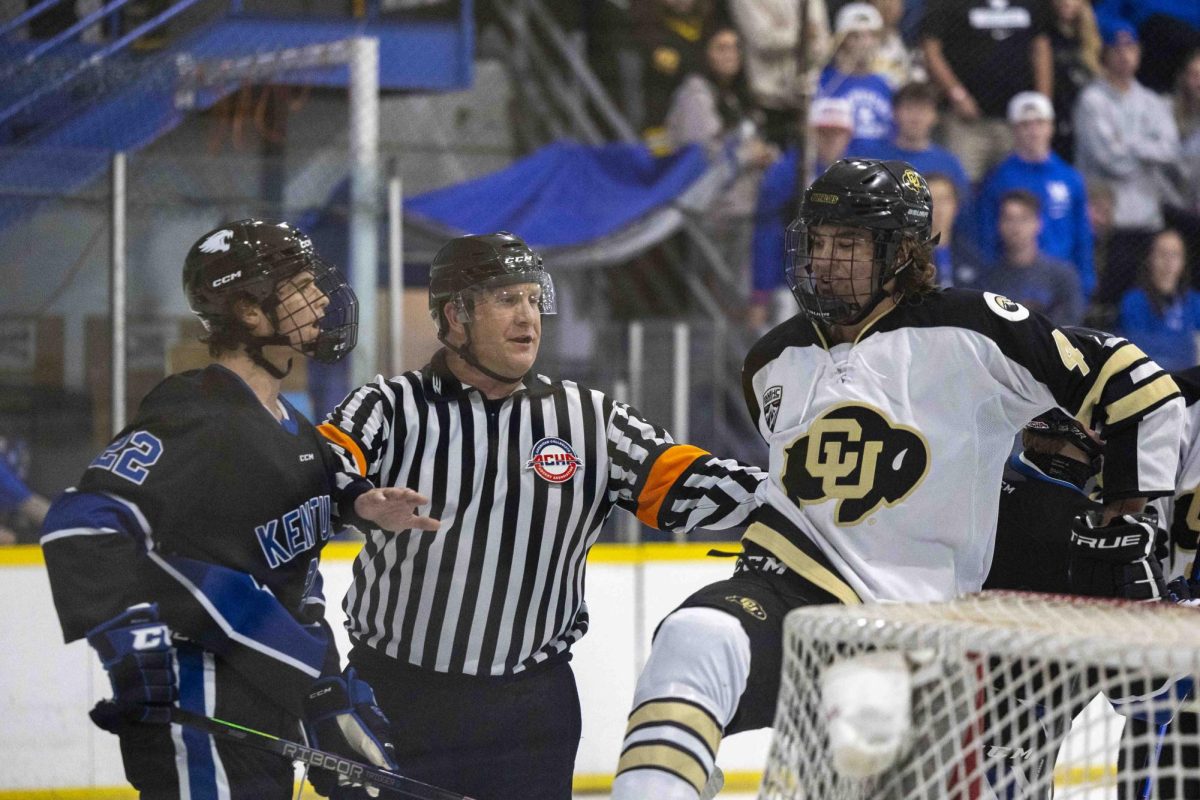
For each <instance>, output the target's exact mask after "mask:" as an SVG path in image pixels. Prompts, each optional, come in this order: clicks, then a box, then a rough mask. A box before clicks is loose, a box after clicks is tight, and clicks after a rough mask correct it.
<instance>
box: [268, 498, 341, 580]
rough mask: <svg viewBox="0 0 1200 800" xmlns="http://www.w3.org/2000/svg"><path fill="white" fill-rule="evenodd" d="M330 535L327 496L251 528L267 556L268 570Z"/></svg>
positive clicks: (325, 539)
mask: <svg viewBox="0 0 1200 800" xmlns="http://www.w3.org/2000/svg"><path fill="white" fill-rule="evenodd" d="M329 534H330V525H329V495H327V494H323V495H321V496H320V497H314V498H312V499H311V500H309V501H308V502H306V503H302V504H301V505H300V506H299V507H297V508H294V509H292V510H291V511H289V512H287V513H286V514H284V515H283V516H282V517H280V518H279V519H273V520H269V521H268V522H266V523H265V524H263V525H256V526H255V527H254V535H255V536H257V537H258V545H259V547H261V548H262V551H263V555H265V556H266V557H267V564H268V565H269V566H270V567H271V569H275V568H276V567H278V566H279V565H280V564H286V563H287V562H289V561H291V560H292V559H293V558H295V557H296V556H297V555H299V554H300V553H303V552H304V551H306V550H308V549H309V548H311V547H312V546H313V545H315V544H316V543H317V541H318V538H319V540H320V541H322V542H325V541H328V539H329Z"/></svg>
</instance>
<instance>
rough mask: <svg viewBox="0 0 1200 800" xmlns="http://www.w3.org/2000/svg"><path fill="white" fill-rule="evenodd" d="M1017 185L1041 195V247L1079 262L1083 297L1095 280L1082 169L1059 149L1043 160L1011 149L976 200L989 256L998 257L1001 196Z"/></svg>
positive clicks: (983, 244) (982, 246)
mask: <svg viewBox="0 0 1200 800" xmlns="http://www.w3.org/2000/svg"><path fill="white" fill-rule="evenodd" d="M1014 189H1024V190H1025V191H1028V192H1031V193H1032V194H1033V195H1034V196H1035V197H1037V198H1038V200H1039V201H1041V219H1042V233H1041V235H1040V236H1039V237H1038V249H1039V250H1040V251H1041V252H1042V253H1043V254H1045V255H1047V256H1051V257H1053V258H1058V259H1061V260H1063V261H1067V262H1069V263H1071V264H1073V265H1074V266H1075V270H1076V271H1077V272H1078V274H1079V283H1080V285H1081V286H1082V288H1083V295H1084V297H1085V298H1086V297H1090V296H1091V294H1092V289H1093V288H1094V287H1095V285H1096V273H1095V269H1094V268H1093V266H1092V223H1091V221H1090V220H1089V219H1088V214H1087V189H1086V187H1085V186H1084V182H1083V176H1082V175H1080V174H1079V171H1078V170H1076V169H1075V168H1074V167H1072V166H1071V165H1070V164H1068V163H1067V162H1065V161H1063V160H1062V159H1061V158H1059V157H1058V156H1057V155H1056V154H1054V153H1051V154H1050V157H1049V158H1048V159H1047V160H1045V161H1043V162H1041V163H1034V162H1031V161H1025V160H1024V159H1022V158H1021V157H1020V156H1018V155H1016V154H1013V155H1010V156H1009V157H1008V158H1006V159H1004V160H1003V161H1001V162H1000V163H999V164H997V165H996V167H995V168H994V169H993V170H992V171H991V172H990V173H988V175H987V177H986V178H985V179H984V181H983V184H982V185H981V186H980V187H979V194H978V196H977V197H976V200H975V208H974V214H975V219H976V231H977V235H976V242H977V244H978V245H979V249H980V250H981V251H982V252H983V254H984V255H985V256H986V257H988V258H993V259H999V258H1000V256H1001V252H1000V233H999V228H998V220H999V218H1000V199H1001V198H1002V197H1004V195H1005V194H1007V193H1008V192H1010V191H1012V190H1014Z"/></svg>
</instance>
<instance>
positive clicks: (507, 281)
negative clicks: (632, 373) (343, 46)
mask: <svg viewBox="0 0 1200 800" xmlns="http://www.w3.org/2000/svg"><path fill="white" fill-rule="evenodd" d="M429 307H430V312H431V314H432V316H433V318H434V320H435V321H436V323H437V328H438V338H439V340H440V341H441V342H442V344H443V345H444V347H443V348H442V349H441V350H439V351H438V352H437V353H436V354H435V355H434V357H433V359H432V360H431V361H430V363H429V364H428V365H426V366H425V367H424V368H422V369H421V370H419V371H414V372H407V373H405V374H403V375H400V376H398V377H394V378H390V379H385V378H383V377H377V378H376V379H375V380H374V381H373V382H371V383H368V384H366V385H365V386H362V387H360V388H359V389H357V390H356V391H354V392H352V393H351V394H350V396H349V397H347V398H346V400H345V401H343V402H342V403H341V405H339V406H338V407H337V409H336V410H335V411H334V412H333V414H332V415H331V416H330V418H329V419H328V420H327V422H326V424H324V425H322V426H321V431H322V432H323V433H324V434H325V436H326V437H327V438H328V439H329V440H330V441H331V442H332V443H333V445H334V449H335V451H337V452H338V453H339V454H340V455H341V457H342V459H343V461H344V464H345V468H346V473H347V474H346V478H347V479H349V478H356V477H358V476H365V477H366V478H367V479H368V480H369V481H371V483H373V484H374V485H375V486H378V487H390V486H396V487H408V488H410V489H413V490H416V491H418V492H419V493H420V494H421V495H422V497H421V498H420V501H421V502H422V506H421V508H422V510H425V508H426V505H425V504H426V503H427V512H426V513H427V514H428V516H429V517H432V518H433V519H434V520H439V521H440V524H439V527H438V529H437V531H436V532H426V531H422V530H410V531H407V532H403V533H401V534H398V535H397V534H390V533H382V532H380V531H377V530H373V531H368V533H367V539H366V544H365V546H364V547H363V550H362V552H361V553H360V554H359V556H358V559H357V560H356V561H355V563H354V580H353V582H352V585H351V587H350V590H349V592H348V593H347V595H346V599H345V601H344V603H343V607H344V608H345V610H346V613H347V615H348V617H349V619H348V621H347V627H348V628H349V631H350V638H351V640H352V642H353V645H354V646H353V649H352V651H351V653H350V657H349V658H350V663H351V664H353V665H354V667H355V669H357V670H358V672H359V674H360V675H361V676H362V678H363V679H364V680H366V681H368V682H369V683H370V684H371V685H372V686H373V687H374V688H375V692H376V696H377V698H378V701H379V705H380V707H381V708H382V709H383V710H384V712H385V713H386V714H387V715H388V718H389V719H391V721H392V724H393V727H394V734H395V743H396V747H397V761H398V762H399V765H400V768H401V769H402V771H404V772H405V774H407V775H410V776H412V777H414V778H417V779H419V780H422V781H427V782H429V783H432V784H435V785H438V786H444V787H446V788H447V789H452V790H454V791H457V792H461V793H463V794H466V795H470V796H471V797H475V798H477V799H478V800H512V798H517V797H520V798H527V800H569V798H570V797H571V777H572V773H573V770H574V762H575V751H576V749H577V748H578V744H579V737H580V710H579V695H578V692H577V690H576V687H575V679H574V675H573V673H572V670H571V667H570V664H569V663H568V662H569V661H570V657H571V656H570V648H571V645H572V644H573V643H574V642H576V641H578V640H579V638H580V637H582V636H583V634H584V633H585V632H586V631H587V627H588V612H587V605H586V603H585V602H584V599H583V584H584V564H585V561H586V559H587V553H588V549H589V548H590V547H591V546H592V544H594V543H595V541H596V539H597V537H598V536H599V534H600V528H601V526H602V525H603V523H604V520H605V519H607V517H608V516H609V514H610V513H611V512H612V510H613V508H614V507H617V506H620V507H621V508H624V509H626V510H627V511H629V512H631V513H634V514H636V515H637V517H638V519H640V520H641V521H642V522H644V523H646V524H647V525H651V526H654V527H656V528H662V529H683V530H688V529H691V528H693V527H700V526H702V527H706V528H723V527H729V526H733V525H738V524H741V523H743V522H745V520H746V518H747V516H748V515H749V514H750V512H751V511H752V510H754V509H755V508H756V507H757V501H756V500H755V491H756V489H757V488H758V485H759V483H760V482H761V481H762V478H763V474H762V473H761V472H760V471H759V470H758V469H756V468H753V467H747V466H744V465H742V464H740V463H738V462H736V461H730V460H722V459H719V458H716V457H714V456H713V455H711V454H709V453H707V452H705V451H704V450H701V449H699V448H697V447H692V446H690V445H679V444H675V443H673V442H672V440H671V438H670V436H669V435H668V434H667V432H666V431H665V430H663V429H662V428H660V427H659V426H657V425H655V424H653V423H651V422H648V421H646V420H645V419H643V418H642V417H641V416H640V415H639V414H638V412H637V411H635V410H634V409H632V408H630V407H629V406H627V405H625V404H623V403H619V402H615V401H614V400H612V399H611V398H609V397H607V396H606V395H605V394H603V393H602V392H599V391H596V390H593V389H588V388H585V387H583V386H579V385H578V384H575V383H573V382H571V381H551V380H550V379H548V378H545V377H543V376H540V375H538V376H534V375H533V374H532V373H531V372H530V370H531V369H532V367H533V363H534V360H535V359H536V358H537V353H538V345H539V344H540V341H541V332H542V315H544V314H553V313H555V300H554V285H553V282H552V281H551V279H550V276H549V274H547V273H546V271H545V270H544V269H543V268H542V259H541V257H540V256H538V255H537V254H536V253H534V252H533V251H532V250H530V249H529V247H528V246H527V245H526V244H525V242H523V241H522V240H521V239H519V238H518V237H516V236H513V235H512V234H509V233H505V232H500V233H495V234H490V235H483V236H463V237H459V238H457V239H453V240H451V241H450V242H449V243H447V244H446V245H445V246H444V247H442V249H441V250H439V251H438V253H437V255H436V256H435V257H434V260H433V265H432V270H431V274H430V287H429ZM364 529H365V528H364Z"/></svg>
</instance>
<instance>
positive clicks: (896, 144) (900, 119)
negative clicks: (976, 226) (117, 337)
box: [849, 83, 970, 197]
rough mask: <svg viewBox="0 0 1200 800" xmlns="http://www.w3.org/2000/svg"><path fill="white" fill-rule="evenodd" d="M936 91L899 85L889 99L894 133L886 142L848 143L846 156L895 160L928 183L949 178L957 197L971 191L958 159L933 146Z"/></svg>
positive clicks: (923, 86)
mask: <svg viewBox="0 0 1200 800" xmlns="http://www.w3.org/2000/svg"><path fill="white" fill-rule="evenodd" d="M937 106H938V91H937V89H936V88H934V86H933V85H932V84H929V83H909V84H905V85H904V86H901V87H900V89H899V91H897V92H896V94H895V95H894V96H893V97H892V118H893V121H894V123H895V133H894V135H893V136H892V138H891V139H889V140H885V141H860V140H858V139H855V140H854V141H852V142H851V143H850V147H849V153H850V155H852V156H855V157H861V158H879V159H885V160H886V159H890V158H895V159H899V160H901V161H907V162H908V163H910V164H912V165H913V166H914V167H916V169H917V172H920V173H921V174H922V175H924V176H925V179H926V180H928V179H929V176H930V175H931V174H933V173H935V172H936V173H941V174H943V175H948V176H949V177H951V178H952V179H953V180H954V182H955V188H956V189H957V192H958V194H959V196H960V197H965V196H966V193H967V192H968V191H970V181H969V180H968V179H967V173H966V172H965V171H964V170H963V167H962V162H961V161H959V160H958V156H956V155H954V154H953V153H951V152H950V151H949V150H947V149H946V148H944V147H941V146H940V145H936V144H934V143H933V129H934V128H935V127H937V123H938V107H937Z"/></svg>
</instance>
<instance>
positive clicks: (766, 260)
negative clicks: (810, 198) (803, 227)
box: [750, 147, 825, 302]
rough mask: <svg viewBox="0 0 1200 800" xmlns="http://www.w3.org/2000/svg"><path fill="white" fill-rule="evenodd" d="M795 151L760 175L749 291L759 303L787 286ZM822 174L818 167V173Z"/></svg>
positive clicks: (794, 207) (785, 152) (793, 215)
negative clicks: (788, 236)
mask: <svg viewBox="0 0 1200 800" xmlns="http://www.w3.org/2000/svg"><path fill="white" fill-rule="evenodd" d="M796 157H797V154H796V148H795V147H789V148H788V149H787V150H785V151H784V153H783V156H782V157H781V158H780V159H779V160H778V161H776V162H775V163H774V164H772V165H771V166H769V167H767V171H766V172H764V173H763V179H762V183H761V184H760V185H759V187H758V205H757V206H756V207H755V209H754V246H753V252H752V259H751V267H750V270H751V287H750V288H751V289H752V290H753V291H754V294H755V296H756V298H757V300H758V301H759V302H764V301H765V300H766V298H765V297H764V296H763V295H764V294H769V293H770V292H773V291H775V290H776V289H780V288H783V287H784V286H786V285H787V283H786V282H785V281H784V279H783V271H784V268H785V263H784V262H785V261H786V259H787V254H786V253H784V251H783V249H784V240H785V239H786V238H787V226H788V223H790V222H791V221H792V220H793V219H795V217H796V211H797V208H796ZM824 171H825V167H824V166H823V165H818V166H817V173H818V174H820V173H821V172H824Z"/></svg>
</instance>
